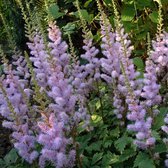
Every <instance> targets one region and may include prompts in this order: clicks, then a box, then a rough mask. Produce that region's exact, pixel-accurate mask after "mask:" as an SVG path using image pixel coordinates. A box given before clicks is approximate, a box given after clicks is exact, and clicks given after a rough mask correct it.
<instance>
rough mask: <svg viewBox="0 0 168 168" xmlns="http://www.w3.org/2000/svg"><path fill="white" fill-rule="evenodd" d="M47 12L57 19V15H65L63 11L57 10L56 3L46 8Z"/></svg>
mask: <svg viewBox="0 0 168 168" xmlns="http://www.w3.org/2000/svg"><path fill="white" fill-rule="evenodd" d="M48 12H49V14H50V16H52V17H53V18H54V19H58V18H59V17H61V16H64V15H65V14H64V13H62V12H59V7H58V5H56V4H53V5H51V6H50V7H49V9H48Z"/></svg>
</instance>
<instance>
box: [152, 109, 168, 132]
mask: <svg viewBox="0 0 168 168" xmlns="http://www.w3.org/2000/svg"><path fill="white" fill-rule="evenodd" d="M159 111H160V113H159V114H158V115H157V117H156V118H155V123H154V124H153V129H154V130H159V129H160V128H161V126H163V125H164V117H165V115H166V114H167V112H168V108H166V107H162V108H160V110H159Z"/></svg>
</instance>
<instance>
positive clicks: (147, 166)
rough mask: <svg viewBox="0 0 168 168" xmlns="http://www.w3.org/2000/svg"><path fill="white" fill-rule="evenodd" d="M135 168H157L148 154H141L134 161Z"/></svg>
mask: <svg viewBox="0 0 168 168" xmlns="http://www.w3.org/2000/svg"><path fill="white" fill-rule="evenodd" d="M134 167H138V168H155V165H154V162H153V160H152V159H151V158H149V155H147V154H146V153H142V152H139V154H138V155H137V157H136V159H135V161H134Z"/></svg>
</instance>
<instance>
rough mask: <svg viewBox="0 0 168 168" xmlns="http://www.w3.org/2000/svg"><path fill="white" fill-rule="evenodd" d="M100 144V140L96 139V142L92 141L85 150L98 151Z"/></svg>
mask: <svg viewBox="0 0 168 168" xmlns="http://www.w3.org/2000/svg"><path fill="white" fill-rule="evenodd" d="M101 145H102V141H97V142H94V143H92V144H91V145H89V146H88V147H86V150H87V151H88V152H92V151H100V148H101Z"/></svg>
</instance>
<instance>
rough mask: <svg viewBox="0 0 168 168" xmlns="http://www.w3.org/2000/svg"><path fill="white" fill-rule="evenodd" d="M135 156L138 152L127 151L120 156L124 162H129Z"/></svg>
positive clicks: (120, 159)
mask: <svg viewBox="0 0 168 168" xmlns="http://www.w3.org/2000/svg"><path fill="white" fill-rule="evenodd" d="M135 155H136V152H135V151H134V150H133V149H127V150H125V151H124V152H123V153H122V155H120V157H119V161H120V162H123V161H125V160H128V159H129V158H131V157H133V156H135Z"/></svg>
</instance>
